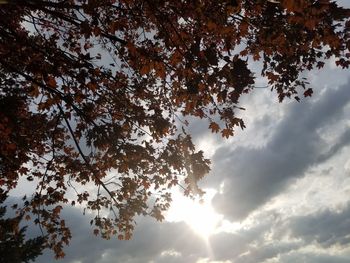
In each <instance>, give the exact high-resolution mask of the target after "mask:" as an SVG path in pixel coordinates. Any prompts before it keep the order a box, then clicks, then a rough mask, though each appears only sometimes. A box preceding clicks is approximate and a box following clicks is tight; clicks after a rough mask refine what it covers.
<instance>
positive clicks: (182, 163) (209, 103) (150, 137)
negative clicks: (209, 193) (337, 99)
mask: <svg viewBox="0 0 350 263" xmlns="http://www.w3.org/2000/svg"><path fill="white" fill-rule="evenodd" d="M349 15H350V10H349V9H345V8H342V7H339V6H338V5H337V3H335V2H332V1H330V0H295V1H290V0H279V1H277V0H274V1H272V0H229V1H224V0H222V1H207V0H196V1H192V0H191V1H187V0H183V1H158V0H137V1H134V0H120V1H116V0H7V1H1V5H0V76H1V78H0V82H1V83H0V84H1V86H0V171H1V178H0V187H1V189H2V190H3V191H4V193H5V192H6V193H7V192H8V191H10V190H11V189H14V188H16V186H17V184H18V180H19V178H22V177H24V178H27V180H29V181H32V182H33V183H35V184H36V186H37V187H36V191H35V193H33V195H32V196H28V197H25V201H24V206H23V207H20V209H21V211H22V212H24V213H27V214H29V213H32V214H34V215H35V218H36V219H35V220H34V221H35V223H37V224H40V226H41V227H42V228H43V229H44V231H45V232H46V233H47V234H48V235H49V238H48V239H47V242H46V246H48V247H51V248H52V249H53V250H54V251H55V253H56V256H58V257H61V256H63V255H64V253H63V251H62V248H63V246H64V245H65V244H68V242H69V240H70V238H71V234H70V230H69V228H68V227H67V226H66V223H65V220H64V219H63V218H61V216H60V214H61V210H62V208H63V206H65V205H67V204H70V205H73V206H74V205H78V204H79V205H81V206H82V207H84V208H85V209H87V210H92V211H95V215H96V216H95V217H94V219H93V220H92V222H91V223H92V224H94V225H95V226H96V229H95V230H94V233H95V234H96V235H98V234H100V235H101V236H102V237H104V238H109V237H110V236H112V235H117V236H118V238H120V239H128V238H130V236H131V234H132V231H133V228H134V217H135V216H136V215H150V216H153V217H155V218H156V219H158V220H162V219H163V212H164V211H165V210H166V209H167V208H168V207H169V204H170V202H171V194H170V190H171V188H172V187H177V186H180V187H182V188H183V190H184V193H185V194H186V195H191V194H198V193H199V194H200V193H201V190H200V189H199V188H198V186H197V182H198V180H200V179H201V178H203V177H204V176H205V175H206V174H207V173H208V172H209V164H210V162H209V160H207V159H205V158H204V156H203V152H201V151H198V150H196V149H195V146H194V144H193V143H192V140H191V136H190V134H189V133H188V132H187V130H186V125H187V120H186V117H197V118H201V119H206V120H207V121H208V128H209V129H210V130H211V131H212V132H214V133H220V134H221V135H222V136H223V137H226V138H228V137H230V136H233V135H234V131H235V129H236V128H237V127H238V128H242V129H243V128H244V127H245V126H244V122H243V120H242V119H240V118H239V117H237V111H239V110H241V108H240V106H239V99H240V97H241V96H242V95H244V94H247V93H249V92H253V91H254V88H255V78H256V76H263V77H265V78H266V80H267V82H268V87H269V88H270V89H271V90H272V91H273V92H274V93H275V94H276V96H277V97H278V99H279V101H282V100H283V99H284V98H286V97H288V98H295V99H297V100H299V98H300V97H301V96H306V97H307V96H311V94H312V89H311V88H310V87H309V86H308V82H307V79H305V78H303V77H302V72H303V71H304V70H311V69H314V68H322V67H323V65H324V63H325V61H326V60H328V59H330V58H333V57H334V58H335V61H336V64H337V65H338V66H340V67H342V68H348V66H349V61H350V60H349V58H350V52H349V48H350V38H349V34H350V32H349V30H350V20H349ZM249 61H258V62H259V63H260V64H261V69H259V71H257V72H256V71H253V70H252V69H251V68H250V67H249V65H248V62H249ZM101 211H109V212H108V213H106V212H103V213H102V212H101Z"/></svg>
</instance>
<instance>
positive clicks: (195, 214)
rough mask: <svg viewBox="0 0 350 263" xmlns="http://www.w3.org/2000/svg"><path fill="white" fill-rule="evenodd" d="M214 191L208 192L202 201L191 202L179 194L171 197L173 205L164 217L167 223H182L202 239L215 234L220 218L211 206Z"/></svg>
mask: <svg viewBox="0 0 350 263" xmlns="http://www.w3.org/2000/svg"><path fill="white" fill-rule="evenodd" d="M214 194H215V192H214V191H208V190H207V194H206V195H205V196H204V198H203V201H202V202H199V200H191V199H189V198H186V197H184V196H182V195H181V194H174V195H173V203H172V206H171V208H170V209H169V211H168V214H167V216H166V220H167V221H173V222H174V221H176V222H179V221H183V222H185V223H186V224H187V225H188V226H189V227H190V228H191V229H192V230H193V231H194V232H195V233H196V234H198V235H199V236H200V237H202V238H204V239H208V238H209V236H210V235H212V234H213V233H215V231H216V230H217V228H218V226H219V224H220V222H221V221H222V216H221V215H219V214H218V213H216V212H215V210H214V208H213V207H212V206H211V199H212V197H213V196H214Z"/></svg>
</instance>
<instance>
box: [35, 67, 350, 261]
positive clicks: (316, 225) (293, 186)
mask: <svg viewBox="0 0 350 263" xmlns="http://www.w3.org/2000/svg"><path fill="white" fill-rule="evenodd" d="M252 67H254V65H252ZM305 75H306V76H307V77H308V78H309V79H310V81H311V86H312V87H313V88H314V91H315V93H314V95H313V97H312V98H311V99H303V100H302V101H301V102H300V103H298V102H296V101H294V100H290V101H285V102H283V103H282V104H280V103H278V102H277V97H276V96H274V94H273V93H271V92H270V90H268V89H256V90H255V91H254V92H252V93H251V94H250V95H247V96H246V97H245V98H244V99H243V100H242V102H241V104H242V106H244V107H245V108H246V110H245V111H242V112H241V113H240V114H241V115H242V117H243V118H244V119H245V121H246V125H247V129H245V130H244V131H237V134H236V136H235V137H234V138H232V139H229V140H226V139H225V140H224V139H221V138H220V137H219V136H217V135H213V134H210V132H209V131H208V129H207V125H208V124H207V123H206V122H201V121H195V122H194V123H192V124H191V127H190V129H191V130H192V133H193V136H194V138H195V141H196V143H197V145H198V146H199V147H200V148H201V149H203V150H204V151H205V153H206V156H207V157H209V158H211V159H212V171H211V173H210V175H209V176H207V178H205V179H204V180H203V181H202V182H201V186H202V187H203V188H205V189H207V193H208V194H207V196H206V199H205V202H204V204H203V205H199V204H197V203H193V202H192V201H190V200H188V199H186V198H184V197H181V195H180V194H177V193H175V201H174V204H173V207H172V208H171V210H170V211H169V214H168V216H167V220H165V221H164V222H163V223H159V222H156V221H154V220H153V219H150V218H138V220H137V222H138V224H137V227H136V231H135V233H134V237H133V239H132V240H130V241H118V240H116V239H112V240H109V241H105V240H101V239H100V238H98V237H95V236H93V235H92V229H91V228H90V225H89V217H88V216H83V215H82V211H81V210H78V209H76V208H68V209H66V211H65V214H64V215H65V217H66V218H67V221H68V222H69V224H70V227H71V229H72V231H73V239H72V241H71V244H70V246H69V247H68V248H67V249H66V251H65V252H66V254H67V255H66V257H65V258H64V259H63V260H60V261H59V262H62V263H112V262H113V263H114V262H116V263H119V262H123V263H124V262H125V263H145V262H152V263H162V262H164V263H165V262H168V263H182V262H184V263H187V262H188V263H192V262H193V263H250V262H251V263H253V262H254V263H255V262H264V263H272V262H285V263H288V262H305V263H316V262H317V263H323V262H324V263H326V262H327V263H329V262H332V263H342V262H344V263H345V262H349V258H350V202H349V195H350V158H349V156H350V147H349V146H350V129H349V128H350V118H349V117H350V92H349V89H350V72H349V71H344V70H340V69H337V68H336V67H335V66H334V61H329V62H328V63H327V64H326V67H325V69H323V70H321V71H312V72H307V73H305ZM259 81H260V80H258V82H259ZM261 81H262V80H261ZM51 261H52V254H51V252H50V251H46V252H45V254H44V255H43V256H41V257H39V258H38V259H37V261H36V262H38V263H44V262H51Z"/></svg>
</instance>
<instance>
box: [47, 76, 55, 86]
mask: <svg viewBox="0 0 350 263" xmlns="http://www.w3.org/2000/svg"><path fill="white" fill-rule="evenodd" d="M46 84H47V85H49V86H50V88H56V87H57V82H56V80H55V78H54V77H52V76H48V78H47V81H46Z"/></svg>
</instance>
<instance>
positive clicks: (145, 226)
mask: <svg viewBox="0 0 350 263" xmlns="http://www.w3.org/2000/svg"><path fill="white" fill-rule="evenodd" d="M64 210H65V213H64V217H65V218H66V219H67V220H66V221H68V222H69V224H70V228H71V230H72V234H73V239H72V241H71V244H70V245H69V246H68V247H67V248H66V249H65V253H66V257H65V258H64V259H62V260H60V263H73V262H80V263H112V262H113V263H119V262H123V263H124V262H127V263H145V262H148V261H151V260H153V262H155V263H161V262H173V263H175V262H179V263H180V262H195V260H194V259H197V258H199V257H201V256H202V257H206V256H207V252H206V251H207V250H206V245H205V242H204V241H203V240H201V239H200V238H199V237H198V236H196V235H195V234H194V233H193V232H192V231H191V230H190V229H189V227H188V226H187V225H186V224H185V223H169V222H163V223H159V222H156V221H155V220H153V219H151V218H144V217H142V218H139V219H138V222H139V223H138V225H137V226H136V230H135V233H134V236H133V238H132V239H131V240H129V241H120V240H117V239H116V238H113V239H111V240H103V239H101V238H100V237H95V236H94V235H93V234H92V229H91V228H90V227H89V226H90V225H89V217H88V216H87V215H86V216H83V215H82V213H81V211H80V210H78V209H74V208H70V207H66V208H65V209H64ZM52 257H53V255H52V253H51V252H50V251H46V253H45V254H44V255H43V256H41V257H39V258H38V259H37V261H36V262H37V263H46V262H51V260H52ZM184 260H185V261H184ZM186 260H188V261H186Z"/></svg>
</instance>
